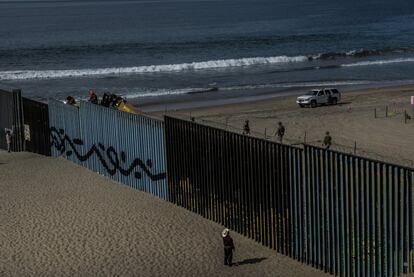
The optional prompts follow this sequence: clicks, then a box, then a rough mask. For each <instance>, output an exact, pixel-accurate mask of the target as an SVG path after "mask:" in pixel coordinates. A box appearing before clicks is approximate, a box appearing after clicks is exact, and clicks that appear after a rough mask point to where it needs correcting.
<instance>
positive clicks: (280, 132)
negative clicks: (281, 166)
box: [275, 121, 286, 143]
mask: <svg viewBox="0 0 414 277" xmlns="http://www.w3.org/2000/svg"><path fill="white" fill-rule="evenodd" d="M285 130H286V129H285V126H283V124H282V122H280V121H279V127H278V128H277V131H276V133H275V135H277V137H278V138H279V142H280V143H282V142H283V136H284V135H285Z"/></svg>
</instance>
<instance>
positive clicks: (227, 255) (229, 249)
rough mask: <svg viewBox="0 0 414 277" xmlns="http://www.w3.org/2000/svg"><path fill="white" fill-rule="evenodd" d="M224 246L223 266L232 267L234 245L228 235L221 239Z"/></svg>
mask: <svg viewBox="0 0 414 277" xmlns="http://www.w3.org/2000/svg"><path fill="white" fill-rule="evenodd" d="M223 245H224V265H229V266H231V265H232V260H233V250H234V243H233V239H232V238H231V237H230V236H229V235H228V236H226V237H224V238H223Z"/></svg>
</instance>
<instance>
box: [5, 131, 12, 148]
mask: <svg viewBox="0 0 414 277" xmlns="http://www.w3.org/2000/svg"><path fill="white" fill-rule="evenodd" d="M11 140H12V135H11V132H10V130H6V144H7V152H9V153H10V151H11Z"/></svg>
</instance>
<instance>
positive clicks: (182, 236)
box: [0, 151, 324, 276]
mask: <svg viewBox="0 0 414 277" xmlns="http://www.w3.org/2000/svg"><path fill="white" fill-rule="evenodd" d="M0 222H1V225H0V276H322V275H324V273H323V272H321V271H318V270H316V269H314V268H311V267H310V266H306V265H303V264H300V263H298V262H296V261H294V260H292V259H290V258H288V257H284V256H282V255H279V254H277V253H276V252H275V251H273V250H271V249H268V248H265V247H263V246H261V245H260V244H258V243H256V242H254V241H251V240H249V239H247V238H244V237H242V236H240V235H237V234H235V233H232V235H233V238H234V240H235V243H236V253H235V262H241V265H240V266H237V267H233V268H228V267H224V266H223V265H222V255H223V253H222V246H221V237H220V233H221V230H222V228H223V227H222V226H220V225H218V224H215V223H213V222H211V221H208V220H206V219H203V218H202V217H200V216H198V215H196V214H193V213H190V212H188V211H186V210H184V209H182V208H179V207H177V206H174V205H173V204H170V203H167V202H164V201H161V200H159V199H157V198H155V197H152V196H151V195H148V194H145V193H142V192H139V191H136V190H133V189H130V188H128V187H127V186H124V185H122V184H118V183H115V182H113V181H111V180H109V179H107V178H105V177H102V176H99V175H98V174H96V173H94V172H91V171H88V170H86V169H84V168H81V167H79V166H77V165H75V164H73V163H71V162H69V161H66V160H63V159H60V158H59V159H56V158H47V157H41V156H37V155H34V154H28V153H13V154H8V153H5V152H4V151H0Z"/></svg>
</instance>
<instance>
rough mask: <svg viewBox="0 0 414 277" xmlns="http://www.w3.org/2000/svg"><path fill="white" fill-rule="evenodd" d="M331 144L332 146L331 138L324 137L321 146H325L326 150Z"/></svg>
mask: <svg viewBox="0 0 414 277" xmlns="http://www.w3.org/2000/svg"><path fill="white" fill-rule="evenodd" d="M331 144H332V137H331V136H330V135H326V136H325V138H324V140H323V145H325V147H326V149H329V147H331Z"/></svg>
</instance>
